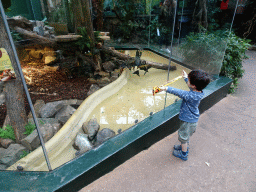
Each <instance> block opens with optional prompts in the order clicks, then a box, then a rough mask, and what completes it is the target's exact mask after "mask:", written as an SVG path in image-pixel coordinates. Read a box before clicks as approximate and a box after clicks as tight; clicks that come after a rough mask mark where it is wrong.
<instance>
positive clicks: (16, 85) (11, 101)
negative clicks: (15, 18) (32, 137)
mask: <svg viewBox="0 0 256 192" xmlns="http://www.w3.org/2000/svg"><path fill="white" fill-rule="evenodd" d="M0 45H1V47H2V48H5V49H6V51H7V53H8V55H9V57H10V60H11V63H12V66H13V68H14V71H15V74H16V79H15V80H10V81H7V82H5V89H4V93H5V98H6V107H7V114H8V115H9V117H10V123H11V126H12V127H13V129H14V133H15V137H16V142H17V143H20V142H21V140H22V139H23V138H24V137H25V135H24V134H23V133H24V132H25V131H26V130H25V125H26V124H27V116H26V111H25V104H24V90H23V86H22V81H21V77H20V74H19V71H18V66H17V63H16V61H15V56H14V53H13V50H12V47H11V44H10V41H9V38H8V35H7V31H6V29H5V25H4V21H3V18H2V15H1V14H0Z"/></svg>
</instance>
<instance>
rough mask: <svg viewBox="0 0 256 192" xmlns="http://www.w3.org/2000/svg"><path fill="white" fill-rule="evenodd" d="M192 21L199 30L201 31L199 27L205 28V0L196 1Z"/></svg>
mask: <svg viewBox="0 0 256 192" xmlns="http://www.w3.org/2000/svg"><path fill="white" fill-rule="evenodd" d="M193 23H194V25H195V26H196V28H197V29H198V31H199V32H201V27H203V28H205V29H207V27H208V22H207V7H206V0H197V1H196V4H195V9H194V12H193Z"/></svg>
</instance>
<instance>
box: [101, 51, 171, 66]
mask: <svg viewBox="0 0 256 192" xmlns="http://www.w3.org/2000/svg"><path fill="white" fill-rule="evenodd" d="M101 51H102V52H103V53H104V54H107V55H110V56H112V57H116V58H117V59H120V60H123V61H126V62H127V63H133V62H135V58H134V57H131V56H129V55H126V54H123V53H120V52H119V51H116V50H114V49H112V48H110V47H106V46H102V47H101ZM117 62H118V61H117ZM141 62H142V63H145V65H147V66H149V67H153V68H156V69H163V70H168V65H165V64H162V63H156V62H152V61H145V60H141ZM118 63H120V65H121V64H122V63H123V62H122V61H120V62H118ZM170 70H171V71H173V70H176V66H171V67H170Z"/></svg>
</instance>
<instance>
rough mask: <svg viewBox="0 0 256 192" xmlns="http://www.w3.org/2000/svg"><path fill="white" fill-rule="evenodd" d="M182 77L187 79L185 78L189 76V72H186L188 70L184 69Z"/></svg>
mask: <svg viewBox="0 0 256 192" xmlns="http://www.w3.org/2000/svg"><path fill="white" fill-rule="evenodd" d="M182 77H183V78H184V79H185V78H188V74H187V73H186V71H184V70H183V71H182Z"/></svg>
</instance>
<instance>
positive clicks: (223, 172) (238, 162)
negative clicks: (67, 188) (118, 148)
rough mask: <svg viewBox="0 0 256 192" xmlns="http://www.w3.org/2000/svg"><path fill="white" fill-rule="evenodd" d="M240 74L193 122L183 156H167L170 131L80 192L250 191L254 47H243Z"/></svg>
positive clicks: (255, 182) (255, 151) (254, 183)
mask: <svg viewBox="0 0 256 192" xmlns="http://www.w3.org/2000/svg"><path fill="white" fill-rule="evenodd" d="M247 55H248V56H250V59H247V60H244V69H245V71H246V73H245V75H244V77H243V78H242V79H241V80H240V85H239V87H238V90H237V92H236V93H235V94H232V95H228V96H227V97H226V98H224V99H222V100H221V101H220V102H219V103H217V104H216V105H214V106H213V107H212V108H211V109H209V110H207V111H206V112H204V113H203V114H202V115H201V117H200V120H199V125H198V128H197V131H196V133H195V134H194V135H193V137H192V138H191V142H190V151H189V159H188V161H186V162H184V161H182V160H180V159H177V158H176V157H174V156H172V151H173V145H174V144H176V143H177V133H174V134H172V135H170V136H168V137H166V138H165V139H163V140H161V141H159V142H158V143H156V144H154V145H152V146H151V147H150V148H149V149H148V150H146V151H142V152H141V153H139V154H138V155H136V156H134V157H133V158H131V159H129V160H128V161H126V162H125V163H124V164H122V165H120V166H119V167H117V168H116V169H115V170H113V171H112V172H110V173H108V174H106V175H104V176H103V177H101V178H99V179H98V180H96V181H94V182H93V183H91V184H90V185H88V186H86V187H85V188H83V189H82V190H81V191H80V192H91V191H93V192H98V191H104V192H108V191H109V192H116V191H117V192H119V191H124V192H125V191H127V192H128V191H129V192H130V191H134V192H135V191H136V192H139V191H142V192H144V191H145V192H151V191H154V192H155V191H159V192H165V191H166V192H167V191H168V192H170V191H172V192H174V191H181V192H182V191H189V192H194V191H203V192H205V191H207V192H208V191H213V192H215V191H216V192H226V191H229V192H230V191H232V192H236V191H237V192H241V191H243V192H247V191H248V192H253V191H256V179H255V177H256V167H255V165H256V141H255V137H256V131H255V127H256V125H255V117H256V109H255V105H256V100H255V98H256V96H255V91H256V86H255V80H256V76H255V75H256V68H255V65H256V51H248V52H247Z"/></svg>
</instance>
